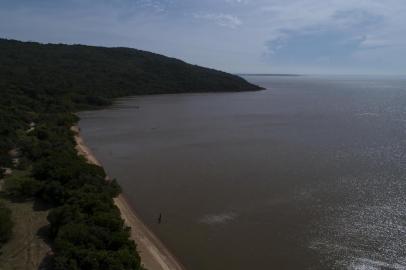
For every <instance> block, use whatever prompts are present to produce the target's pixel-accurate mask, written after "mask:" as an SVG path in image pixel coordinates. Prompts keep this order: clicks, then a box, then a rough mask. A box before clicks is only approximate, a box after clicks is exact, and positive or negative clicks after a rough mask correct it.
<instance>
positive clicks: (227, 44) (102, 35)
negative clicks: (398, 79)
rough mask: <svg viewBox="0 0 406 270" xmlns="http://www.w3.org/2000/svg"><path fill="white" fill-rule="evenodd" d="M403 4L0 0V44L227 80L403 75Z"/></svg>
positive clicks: (394, 0)
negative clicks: (197, 71) (146, 58)
mask: <svg viewBox="0 0 406 270" xmlns="http://www.w3.org/2000/svg"><path fill="white" fill-rule="evenodd" d="M405 14H406V1H405V0H0V37H2V38H10V39H18V40H23V41H38V42H44V43H68V44H78V43H80V44H88V45H101V46H109V47H117V46H120V47H121V46H125V47H131V48H137V49H142V50H147V51H153V52H156V53H160V54H164V55H167V56H171V57H176V58H179V59H182V60H184V61H186V62H189V63H193V64H198V65H202V66H206V67H211V68H216V69H220V70H224V71H228V72H232V73H297V74H394V75H399V74H405V73H406V15H405Z"/></svg>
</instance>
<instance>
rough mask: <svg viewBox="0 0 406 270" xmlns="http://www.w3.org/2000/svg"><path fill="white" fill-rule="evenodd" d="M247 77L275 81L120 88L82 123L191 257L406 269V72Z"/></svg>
mask: <svg viewBox="0 0 406 270" xmlns="http://www.w3.org/2000/svg"><path fill="white" fill-rule="evenodd" d="M247 78H248V80H250V81H252V82H254V83H257V84H259V85H262V86H264V87H266V88H267V90H264V91H259V92H244V93H217V94H177V95H158V96H137V97H131V98H126V99H119V100H117V102H116V103H115V105H114V106H112V107H110V108H108V109H105V110H100V111H91V112H83V113H81V114H80V116H81V118H82V120H81V122H80V126H81V129H82V134H83V136H84V138H85V140H86V141H87V143H88V145H89V146H90V147H91V148H92V150H93V151H94V153H95V154H96V156H97V157H98V158H99V159H100V160H101V162H102V164H103V165H104V166H105V168H106V170H107V172H108V174H109V175H111V176H113V177H116V178H117V179H118V181H119V183H120V184H121V185H122V187H123V190H124V193H125V194H126V195H127V196H128V198H129V200H130V202H131V203H132V204H133V206H134V207H135V209H136V210H137V211H138V213H139V214H140V215H141V217H142V218H143V219H144V221H145V222H146V223H147V224H148V225H149V226H150V227H151V229H152V230H153V231H154V232H156V234H157V235H158V236H159V237H160V238H161V239H162V240H163V242H164V243H166V244H167V246H168V247H169V248H170V249H171V250H172V251H173V253H174V254H175V255H176V256H177V257H179V259H180V260H181V261H182V262H183V264H184V265H185V266H186V267H187V268H188V269H191V270H208V269H210V270H217V269H218V270H220V269H221V270H229V269H233V270H243V269H244V270H246V269H264V270H267V269H276V270H280V269H406V196H405V195H406V155H405V153H406V79H402V78H395V77H386V78H373V77H308V76H303V77H247ZM159 213H162V215H163V223H162V224H161V225H158V224H157V218H158V215H159Z"/></svg>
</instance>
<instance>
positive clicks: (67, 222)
mask: <svg viewBox="0 0 406 270" xmlns="http://www.w3.org/2000/svg"><path fill="white" fill-rule="evenodd" d="M258 89H260V88H259V87H258V86H255V85H252V84H250V83H248V82H247V81H245V80H244V79H242V78H240V77H238V76H234V75H231V74H227V73H224V72H221V71H216V70H212V69H206V68H203V67H199V66H194V65H190V64H187V63H184V62H182V61H180V60H177V59H173V58H168V57H164V56H161V55H158V54H154V53H149V52H145V51H140V50H135V49H129V48H103V47H92V46H83V45H62V44H57V45H55V44H40V43H33V42H19V41H14V40H5V39H0V178H1V177H2V174H4V169H5V168H11V169H12V170H14V171H19V172H23V173H19V174H18V175H16V176H13V175H11V176H9V177H7V178H6V179H7V181H5V183H4V184H3V188H4V191H3V192H4V193H5V194H6V195H7V196H9V197H11V198H24V199H30V198H31V199H34V200H40V201H41V202H44V203H46V204H47V205H49V207H50V208H51V211H50V214H49V216H48V220H49V222H50V229H49V236H50V238H51V239H52V248H53V256H52V258H51V260H50V261H51V262H52V267H53V268H54V269H57V270H67V269H73V270H74V269H90V270H92V269H106V270H109V269H112V270H113V269H114V270H116V269H117V270H119V269H120V270H121V269H142V268H141V262H140V257H139V256H138V254H137V252H136V245H135V243H133V242H132V241H131V240H130V239H129V237H130V233H129V229H128V228H126V227H125V225H124V222H123V220H122V219H121V217H120V213H119V210H118V209H117V208H116V207H115V205H114V204H113V200H112V198H114V197H115V196H117V195H118V194H119V193H120V187H119V186H118V184H117V182H116V181H114V180H113V181H105V172H104V170H103V168H100V167H98V166H95V165H90V164H88V163H86V161H85V160H84V158H83V157H80V156H78V155H77V153H76V150H75V148H74V147H75V141H74V138H73V136H74V134H73V132H72V131H71V129H70V127H71V126H72V125H74V124H75V123H77V121H78V118H77V117H76V115H75V114H74V112H75V111H78V110H80V109H83V108H96V107H97V106H105V105H108V104H110V103H111V99H112V98H115V97H120V96H125V95H133V94H158V93H179V92H206V91H243V90H258ZM11 150H13V151H11ZM11 152H13V153H14V155H11V154H10V153H11ZM16 160H17V162H16ZM11 215H12V213H10V211H9V210H8V209H7V208H5V207H3V206H2V205H0V245H1V242H4V241H7V239H8V238H9V237H12V235H11V227H12V221H11Z"/></svg>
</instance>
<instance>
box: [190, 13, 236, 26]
mask: <svg viewBox="0 0 406 270" xmlns="http://www.w3.org/2000/svg"><path fill="white" fill-rule="evenodd" d="M193 16H194V17H195V18H196V19H204V20H208V21H212V22H215V23H216V24H218V25H220V26H224V27H229V28H236V27H238V26H240V25H241V24H242V22H241V20H240V19H239V18H238V17H236V16H233V15H231V14H223V13H218V14H216V13H208V14H194V15H193Z"/></svg>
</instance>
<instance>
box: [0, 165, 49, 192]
mask: <svg viewBox="0 0 406 270" xmlns="http://www.w3.org/2000/svg"><path fill="white" fill-rule="evenodd" d="M3 188H4V190H5V192H6V194H7V195H9V196H10V197H14V198H32V197H33V196H35V195H36V194H37V193H38V192H39V191H40V190H41V188H42V184H41V182H39V181H38V180H35V179H34V178H32V177H31V176H30V175H29V174H28V172H26V171H14V172H13V174H12V175H10V176H7V177H6V178H5V179H4V187H3Z"/></svg>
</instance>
